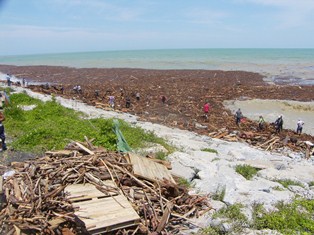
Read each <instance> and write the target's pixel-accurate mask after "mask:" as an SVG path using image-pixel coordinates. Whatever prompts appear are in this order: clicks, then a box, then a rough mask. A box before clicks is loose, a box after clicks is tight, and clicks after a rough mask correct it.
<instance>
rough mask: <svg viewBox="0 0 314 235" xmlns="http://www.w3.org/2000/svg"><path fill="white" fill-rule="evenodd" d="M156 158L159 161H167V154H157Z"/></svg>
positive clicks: (160, 152)
mask: <svg viewBox="0 0 314 235" xmlns="http://www.w3.org/2000/svg"><path fill="white" fill-rule="evenodd" d="M155 157H156V159H159V160H163V161H166V160H167V154H166V153H165V152H162V151H159V152H157V153H155Z"/></svg>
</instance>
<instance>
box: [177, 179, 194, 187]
mask: <svg viewBox="0 0 314 235" xmlns="http://www.w3.org/2000/svg"><path fill="white" fill-rule="evenodd" d="M178 184H179V185H180V186H184V187H185V188H191V187H192V184H191V182H190V181H188V180H187V179H185V178H182V177H180V178H178Z"/></svg>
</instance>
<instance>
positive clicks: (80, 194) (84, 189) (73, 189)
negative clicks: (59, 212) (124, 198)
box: [64, 180, 117, 202]
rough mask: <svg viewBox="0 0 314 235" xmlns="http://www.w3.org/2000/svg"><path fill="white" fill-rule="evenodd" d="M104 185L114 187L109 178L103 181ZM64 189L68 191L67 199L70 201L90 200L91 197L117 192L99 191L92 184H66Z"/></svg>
mask: <svg viewBox="0 0 314 235" xmlns="http://www.w3.org/2000/svg"><path fill="white" fill-rule="evenodd" d="M104 184H105V185H108V186H111V187H115V185H114V183H113V182H112V181H111V180H106V181H104ZM64 191H65V192H66V193H68V194H69V195H68V199H69V200H70V201H72V202H77V201H83V200H90V199H92V198H101V197H108V196H110V195H112V196H113V195H117V193H114V192H109V191H108V195H106V194H104V193H102V192H100V191H99V190H98V189H97V188H96V187H95V186H94V185H93V184H89V183H87V184H72V185H68V186H67V187H66V188H65V189H64Z"/></svg>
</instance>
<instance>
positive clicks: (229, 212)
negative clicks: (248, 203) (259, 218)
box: [213, 203, 249, 234]
mask: <svg viewBox="0 0 314 235" xmlns="http://www.w3.org/2000/svg"><path fill="white" fill-rule="evenodd" d="M242 208H243V205H242V204H240V203H236V204H233V205H231V206H228V207H225V208H222V209H220V210H219V211H217V212H216V213H215V214H214V215H213V218H224V219H227V222H229V223H230V226H231V228H230V233H231V234H241V231H243V228H245V227H248V226H249V223H248V219H247V217H246V216H245V215H244V214H243V213H242V212H241V209H242ZM221 232H222V231H219V234H226V233H221Z"/></svg>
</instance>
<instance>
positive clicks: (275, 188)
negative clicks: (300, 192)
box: [272, 186, 285, 191]
mask: <svg viewBox="0 0 314 235" xmlns="http://www.w3.org/2000/svg"><path fill="white" fill-rule="evenodd" d="M272 189H273V190H276V191H285V190H284V189H283V188H281V187H279V186H275V187H272Z"/></svg>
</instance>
